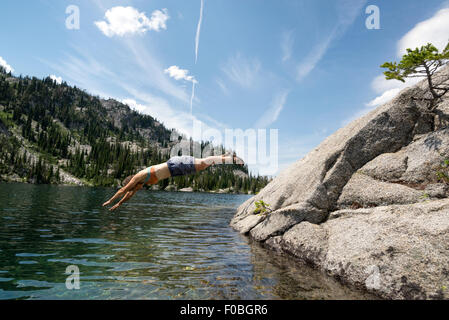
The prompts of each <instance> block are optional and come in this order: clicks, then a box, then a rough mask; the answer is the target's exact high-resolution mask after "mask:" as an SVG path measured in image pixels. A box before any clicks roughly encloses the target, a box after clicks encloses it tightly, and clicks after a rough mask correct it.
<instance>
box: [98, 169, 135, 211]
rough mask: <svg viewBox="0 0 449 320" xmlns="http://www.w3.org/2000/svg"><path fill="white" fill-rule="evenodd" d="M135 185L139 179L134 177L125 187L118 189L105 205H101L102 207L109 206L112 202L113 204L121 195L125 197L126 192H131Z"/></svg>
mask: <svg viewBox="0 0 449 320" xmlns="http://www.w3.org/2000/svg"><path fill="white" fill-rule="evenodd" d="M137 183H139V178H138V177H136V176H134V177H133V178H132V179H131V180H130V181H129V182H128V184H127V185H126V186H124V187H123V188H120V190H119V191H117V193H116V194H115V195H114V196H113V197H112V198H111V199H109V200H108V201H106V202H105V203H103V207H105V206H107V205H109V204H111V203H112V202H114V201H115V200H116V199H118V198H120V197H121V196H123V195H126V193H127V192H129V191H131V190H133V189H134V188H135V186H136V185H137Z"/></svg>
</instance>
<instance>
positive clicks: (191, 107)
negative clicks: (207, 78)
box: [190, 81, 196, 114]
mask: <svg viewBox="0 0 449 320" xmlns="http://www.w3.org/2000/svg"><path fill="white" fill-rule="evenodd" d="M195 83H196V82H195V81H192V96H191V97H190V114H192V111H193V99H194V98H195Z"/></svg>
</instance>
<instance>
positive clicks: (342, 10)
mask: <svg viewBox="0 0 449 320" xmlns="http://www.w3.org/2000/svg"><path fill="white" fill-rule="evenodd" d="M366 2H367V0H337V1H336V10H337V14H338V21H337V24H336V25H335V27H334V28H333V29H332V31H331V33H330V34H329V35H328V36H327V37H325V38H323V39H322V40H321V41H320V42H318V43H317V44H316V45H315V46H314V47H313V48H312V50H311V51H310V52H309V54H308V55H307V56H306V57H305V58H304V59H303V60H302V61H301V62H300V63H299V64H298V66H297V70H296V72H297V73H296V80H297V81H301V80H303V79H304V78H305V77H306V76H307V75H308V74H309V73H310V72H311V71H312V70H313V69H315V67H316V66H317V64H318V63H319V62H320V61H321V59H322V58H323V56H324V55H325V54H326V52H327V50H328V49H329V47H330V45H331V43H332V42H333V41H334V40H336V39H338V38H340V37H341V36H343V35H344V33H345V32H346V30H347V29H348V28H349V27H350V26H351V25H352V24H353V23H354V20H355V19H356V18H357V15H359V14H361V9H362V7H363V6H364V5H365V3H366Z"/></svg>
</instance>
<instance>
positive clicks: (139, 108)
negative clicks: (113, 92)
mask: <svg viewBox="0 0 449 320" xmlns="http://www.w3.org/2000/svg"><path fill="white" fill-rule="evenodd" d="M121 102H122V103H124V104H126V105H128V106H129V107H130V108H131V109H133V110H135V111H138V112H140V113H144V112H145V110H146V107H145V106H144V105H143V104H140V103H137V101H136V100H134V99H123V100H121Z"/></svg>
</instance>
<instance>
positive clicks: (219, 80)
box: [215, 78, 229, 95]
mask: <svg viewBox="0 0 449 320" xmlns="http://www.w3.org/2000/svg"><path fill="white" fill-rule="evenodd" d="M215 82H216V83H217V84H218V86H219V87H220V89H221V91H222V92H223V93H224V94H225V95H228V94H229V89H228V87H227V86H226V85H225V84H224V82H223V80H222V79H220V78H216V79H215Z"/></svg>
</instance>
